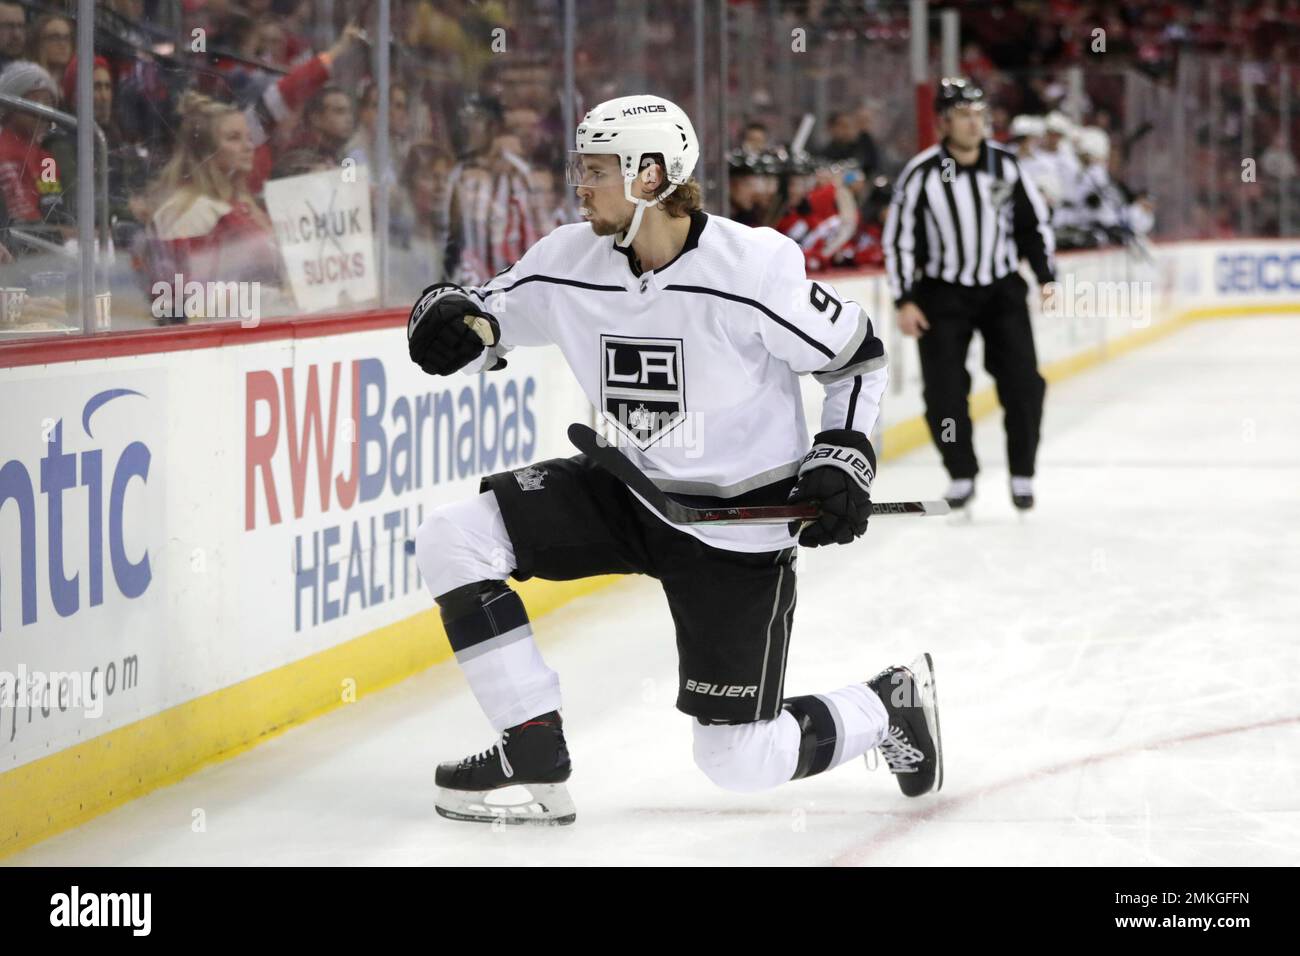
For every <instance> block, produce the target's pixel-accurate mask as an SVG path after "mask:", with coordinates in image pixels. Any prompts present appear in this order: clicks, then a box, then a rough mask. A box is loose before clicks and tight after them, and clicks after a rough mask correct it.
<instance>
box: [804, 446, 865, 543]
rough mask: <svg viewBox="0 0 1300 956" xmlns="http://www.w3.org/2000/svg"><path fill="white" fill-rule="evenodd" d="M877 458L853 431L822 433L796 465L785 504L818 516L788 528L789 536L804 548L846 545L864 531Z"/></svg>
mask: <svg viewBox="0 0 1300 956" xmlns="http://www.w3.org/2000/svg"><path fill="white" fill-rule="evenodd" d="M875 474H876V452H875V450H874V449H873V448H872V447H871V442H870V441H868V440H867V436H866V435H863V434H862V433H861V432H856V431H852V430H851V429H845V428H841V429H833V430H831V431H824V432H821V433H819V434H818V435H817V437H816V438H815V439H814V440H813V447H812V451H810V452H808V454H807V455H805V456H804V459H803V461H802V462H801V463H800V465H799V477H798V479H797V480H796V482H795V486H794V489H793V490H792V491H791V492H790V498H789V501H790V502H791V503H793V502H797V501H814V502H816V503H817V506H818V507H819V508H820V509H821V514H819V515H818V516H817V517H816V518H814V519H812V520H811V521H806V522H801V521H792V522H790V533H791V534H795V535H798V536H799V543H800V544H801V545H803V546H804V547H806V548H816V547H820V546H821V545H824V544H848V543H849V542H850V541H852V540H853V539H854V538H857V537H859V536H861V535H862V534H863V532H865V531H866V530H867V520H868V519H869V518H870V517H871V479H872V478H874V477H875Z"/></svg>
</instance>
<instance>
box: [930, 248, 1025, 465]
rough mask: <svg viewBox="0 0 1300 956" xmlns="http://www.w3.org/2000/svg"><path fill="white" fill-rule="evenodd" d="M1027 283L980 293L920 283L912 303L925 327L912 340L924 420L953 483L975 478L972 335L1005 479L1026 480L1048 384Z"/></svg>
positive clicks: (1001, 283) (1010, 282) (1016, 281)
mask: <svg viewBox="0 0 1300 956" xmlns="http://www.w3.org/2000/svg"><path fill="white" fill-rule="evenodd" d="M1028 292H1029V286H1028V283H1026V282H1025V280H1024V279H1023V278H1021V277H1020V275H1019V274H1018V273H1014V272H1013V273H1011V274H1010V275H1007V276H1004V277H1003V278H1001V279H999V280H997V281H996V282H994V283H993V284H992V285H987V286H976V287H970V286H961V285H954V284H952V283H948V282H941V281H939V280H937V279H930V278H925V279H922V280H921V281H920V282H918V283H917V285H916V288H915V290H914V292H913V299H914V301H915V302H916V305H917V307H918V308H919V309H920V310H921V311H922V312H924V313H925V318H926V321H927V322H929V323H930V328H929V330H928V331H925V332H923V333H922V335H921V337H920V339H919V340H918V343H917V344H918V347H919V348H920V352H921V376H922V379H923V381H924V383H925V420H926V422H927V423H928V424H929V426H930V435H931V437H932V438H933V439H934V443H935V446H936V447H937V448H938V449H939V454H940V455H942V456H943V464H944V467H945V468H947V469H948V474H949V476H951V477H953V478H974V477H975V475H976V473H977V472H978V471H979V465H978V463H977V462H976V460H975V448H974V445H973V443H972V441H971V421H970V409H969V406H968V398H969V395H970V373H969V372H967V371H966V354H967V352H968V351H969V350H970V340H971V335H972V334H973V333H974V332H975V331H976V330H978V331H979V333H980V335H982V336H983V337H984V368H985V369H987V370H988V373H989V374H990V375H992V376H993V381H994V382H995V383H996V384H997V393H998V401H999V402H1001V403H1002V409H1003V411H1004V412H1005V419H1006V430H1007V463H1008V465H1009V466H1010V469H1011V474H1013V475H1022V476H1025V477H1031V476H1032V475H1033V474H1034V457H1035V455H1036V454H1037V452H1038V432H1039V427H1040V425H1041V423H1042V419H1043V395H1044V393H1045V392H1046V390H1047V383H1046V382H1044V381H1043V377H1042V376H1041V375H1039V374H1038V356H1037V354H1036V353H1035V352H1034V335H1033V331H1032V329H1031V328H1030V325H1029V305H1028V302H1027V301H1026V296H1027V294H1028Z"/></svg>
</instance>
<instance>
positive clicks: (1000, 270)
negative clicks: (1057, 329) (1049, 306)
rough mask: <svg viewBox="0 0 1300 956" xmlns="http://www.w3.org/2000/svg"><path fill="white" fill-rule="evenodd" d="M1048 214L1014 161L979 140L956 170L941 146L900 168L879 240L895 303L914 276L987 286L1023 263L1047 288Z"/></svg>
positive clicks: (1050, 272) (908, 292)
mask: <svg viewBox="0 0 1300 956" xmlns="http://www.w3.org/2000/svg"><path fill="white" fill-rule="evenodd" d="M1050 215H1051V214H1050V212H1049V211H1048V208H1047V204H1046V203H1045V202H1044V201H1043V197H1042V195H1041V194H1040V193H1039V192H1038V188H1037V187H1036V186H1035V185H1034V183H1033V180H1032V179H1031V178H1029V177H1028V176H1022V175H1021V172H1020V164H1019V163H1018V162H1017V161H1016V157H1015V156H1014V155H1013V154H1012V153H1010V152H1009V151H1008V150H1006V149H1004V148H1003V147H1002V146H1000V145H998V144H997V143H992V142H989V141H988V140H985V141H984V142H983V143H981V144H980V151H979V157H978V158H977V159H976V160H975V163H974V164H973V165H971V166H963V165H961V164H960V163H959V162H957V160H956V158H955V157H953V156H952V154H951V153H949V152H948V150H947V149H946V148H945V147H944V145H943V144H942V143H940V144H937V145H935V146H931V147H930V148H929V149H926V150H922V151H921V152H920V153H917V154H916V156H914V157H912V160H911V162H909V163H908V164H907V166H905V167H904V168H903V172H902V173H901V174H900V175H899V177H898V182H897V185H896V187H895V190H894V199H893V202H892V203H891V204H890V206H889V217H888V219H887V220H886V222H885V231H884V235H883V237H882V239H881V242H882V243H883V245H884V247H885V271H886V273H887V274H888V277H889V286H890V290H891V291H892V293H893V296H894V303H895V304H896V305H902V304H903V303H904V302H907V301H910V300H911V298H912V288H913V284H914V283H915V281H916V280H917V279H918V278H920V277H921V276H929V277H931V278H933V279H939V280H942V281H943V282H950V283H954V284H957V285H964V286H986V285H991V284H992V283H993V282H995V281H997V280H998V279H1000V278H1002V277H1003V276H1005V275H1007V274H1008V273H1011V272H1015V271H1016V269H1017V268H1018V266H1019V260H1020V258H1021V257H1022V256H1023V257H1024V258H1025V259H1027V260H1028V261H1029V265H1030V267H1031V268H1032V269H1033V270H1034V275H1036V276H1037V277H1038V281H1039V282H1040V283H1047V282H1051V281H1052V279H1053V278H1054V273H1055V265H1054V263H1053V261H1052V255H1053V252H1054V251H1055V240H1054V237H1053V236H1052V229H1051V225H1050V223H1049V221H1050Z"/></svg>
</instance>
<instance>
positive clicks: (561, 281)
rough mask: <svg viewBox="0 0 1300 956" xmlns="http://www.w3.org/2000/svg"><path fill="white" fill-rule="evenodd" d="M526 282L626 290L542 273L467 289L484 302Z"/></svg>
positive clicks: (602, 290)
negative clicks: (490, 286)
mask: <svg viewBox="0 0 1300 956" xmlns="http://www.w3.org/2000/svg"><path fill="white" fill-rule="evenodd" d="M528 282H550V283H551V284H553V285H571V286H575V287H576V288H579V289H590V290H591V291H593V292H626V291H627V289H625V288H623V287H622V286H621V285H597V284H596V283H594V282H579V281H578V280H577V279H561V278H559V277H558V276H544V275H531V276H524V277H523V278H522V279H520V280H519V281H518V282H515V283H513V284H512V285H508V286H506V287H505V288H504V289H489V290H487V291H486V292H483V291H480V290H479V289H470V290H468V291H469V293H470V294H471V295H476V296H478V297H479V298H480V299H482V300H483V301H484V302H486V301H487V299H488V297H489V296H493V295H500V294H501V293H503V292H509V291H510V290H512V289H517V288H519V287H520V286H521V285H524V284H525V283H528Z"/></svg>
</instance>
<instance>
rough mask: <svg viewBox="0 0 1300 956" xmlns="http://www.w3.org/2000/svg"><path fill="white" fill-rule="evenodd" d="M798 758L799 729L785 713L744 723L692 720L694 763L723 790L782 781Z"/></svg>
mask: <svg viewBox="0 0 1300 956" xmlns="http://www.w3.org/2000/svg"><path fill="white" fill-rule="evenodd" d="M798 759H799V728H798V725H797V724H796V723H795V721H794V720H793V718H791V717H790V716H789V715H788V714H784V713H783V714H781V715H780V716H779V717H777V718H776V719H775V720H756V721H753V722H752V723H748V724H701V723H699V722H698V721H696V723H695V764H696V766H698V767H699V768H700V769H701V770H703V771H704V774H705V776H707V777H708V778H709V779H710V780H712V781H713V782H714V783H716V784H717V785H718V786H719V787H722V788H723V789H724V790H732V791H735V792H737V793H752V792H755V791H758V790H767V789H769V788H771V787H775V786H777V785H778V784H781V783H785V782H786V781H787V780H789V779H790V777H791V775H792V774H793V773H794V768H795V764H796V762H797V761H798Z"/></svg>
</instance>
